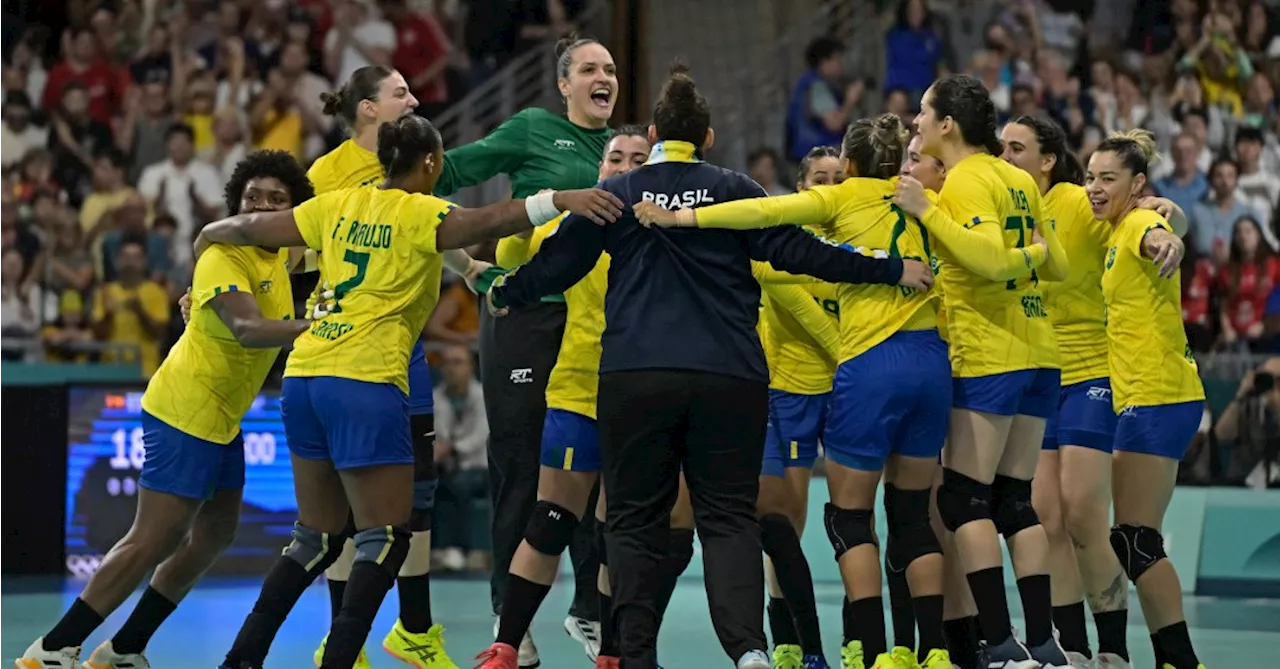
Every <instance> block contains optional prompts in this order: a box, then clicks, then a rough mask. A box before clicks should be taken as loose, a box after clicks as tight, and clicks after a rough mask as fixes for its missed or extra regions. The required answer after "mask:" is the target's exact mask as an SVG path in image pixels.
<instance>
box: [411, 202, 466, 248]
mask: <svg viewBox="0 0 1280 669" xmlns="http://www.w3.org/2000/svg"><path fill="white" fill-rule="evenodd" d="M412 197H413V204H412V206H413V213H412V214H411V215H410V217H411V220H414V221H419V224H418V225H415V226H412V227H410V228H409V230H411V233H410V234H412V235H413V248H415V249H417V250H418V251H421V252H422V253H439V250H438V247H437V246H436V232H437V231H439V229H440V223H442V222H443V221H444V219H445V217H447V216H448V215H449V212H451V211H453V210H454V209H457V208H458V205H456V204H454V203H452V202H449V201H448V200H442V199H440V198H438V197H435V196H434V195H420V194H419V195H413V196H412Z"/></svg>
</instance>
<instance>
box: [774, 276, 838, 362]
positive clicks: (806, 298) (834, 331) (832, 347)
mask: <svg viewBox="0 0 1280 669" xmlns="http://www.w3.org/2000/svg"><path fill="white" fill-rule="evenodd" d="M760 287H761V288H762V289H764V292H765V294H767V295H768V296H769V299H771V300H773V301H774V303H776V304H777V306H779V307H781V308H783V309H786V310H787V311H788V312H789V313H790V314H791V315H792V316H794V317H795V319H796V322H797V323H799V324H800V327H802V328H804V331H805V332H807V333H808V334H809V336H810V337H813V340H814V341H815V342H817V343H818V344H819V345H821V346H822V349H823V350H824V351H826V353H827V355H829V356H831V359H832V360H839V359H840V331H839V329H838V328H837V327H836V325H835V323H834V322H833V319H832V318H831V317H830V316H828V315H827V313H826V312H825V311H823V310H822V307H820V306H818V303H817V302H814V301H813V296H812V295H810V294H809V293H808V292H806V291H805V289H803V288H801V287H800V286H794V285H792V286H788V285H782V284H776V283H761V284H760Z"/></svg>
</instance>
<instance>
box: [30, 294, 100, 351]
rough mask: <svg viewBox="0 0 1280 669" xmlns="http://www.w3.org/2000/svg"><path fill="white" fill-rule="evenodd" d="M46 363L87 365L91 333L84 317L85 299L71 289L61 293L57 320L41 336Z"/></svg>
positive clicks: (91, 341) (45, 328) (47, 326)
mask: <svg viewBox="0 0 1280 669" xmlns="http://www.w3.org/2000/svg"><path fill="white" fill-rule="evenodd" d="M41 339H42V340H43V342H44V357H45V360H49V361H54V362H88V361H89V360H90V359H91V355H90V349H91V346H92V344H93V330H92V329H91V328H90V327H89V325H88V323H87V322H86V321H85V317H84V298H83V297H81V296H80V293H77V292H75V291H73V290H68V291H66V292H64V293H62V299H60V300H59V305H58V318H57V319H56V320H54V321H53V322H52V323H50V324H49V325H46V326H45V327H44V330H43V332H42V333H41Z"/></svg>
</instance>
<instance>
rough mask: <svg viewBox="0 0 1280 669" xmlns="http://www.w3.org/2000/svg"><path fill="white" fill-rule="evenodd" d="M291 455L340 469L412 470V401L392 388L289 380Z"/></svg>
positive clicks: (286, 407) (284, 395)
mask: <svg viewBox="0 0 1280 669" xmlns="http://www.w3.org/2000/svg"><path fill="white" fill-rule="evenodd" d="M280 418H281V419H282V420H283V421H284V431H285V436H287V437H288V439H289V451H290V452H292V453H293V454H295V455H297V456H298V457H300V458H306V459H308V460H332V461H333V466H334V468H336V469H358V468H360V467H373V466H376V465H400V464H406V465H411V464H413V437H412V430H410V429H409V398H408V397H406V396H405V394H404V393H403V392H401V391H400V388H399V387H397V386H396V385H395V384H394V383H369V382H368V381H356V380H354V379H343V378H339V377H336V376H313V377H302V376H289V377H285V379H284V383H283V384H282V386H281V392H280Z"/></svg>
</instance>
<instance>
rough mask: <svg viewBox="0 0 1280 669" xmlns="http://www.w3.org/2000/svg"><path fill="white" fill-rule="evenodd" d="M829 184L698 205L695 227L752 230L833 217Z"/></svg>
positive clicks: (821, 221) (824, 223)
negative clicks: (778, 194) (766, 195)
mask: <svg viewBox="0 0 1280 669" xmlns="http://www.w3.org/2000/svg"><path fill="white" fill-rule="evenodd" d="M832 188H833V187H832V186H815V187H814V188H810V189H808V190H804V191H800V192H799V193H792V194H790V195H780V196H777V197H756V198H750V199H747V200H734V201H733V202H724V203H721V204H713V205H711V206H710V207H699V208H698V209H697V210H696V211H697V217H698V227H700V228H724V229H729V230H755V229H758V228H772V227H775V226H779V225H820V226H823V227H826V226H827V225H828V223H829V222H830V221H831V220H832V219H833V218H835V206H834V202H835V199H834V198H833V197H832V195H834V192H832Z"/></svg>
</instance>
